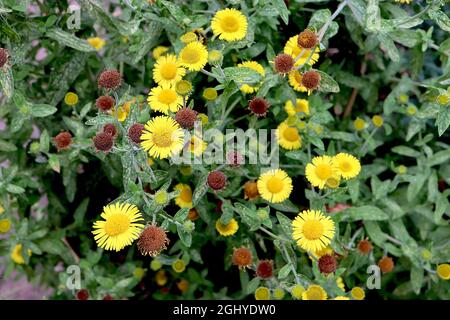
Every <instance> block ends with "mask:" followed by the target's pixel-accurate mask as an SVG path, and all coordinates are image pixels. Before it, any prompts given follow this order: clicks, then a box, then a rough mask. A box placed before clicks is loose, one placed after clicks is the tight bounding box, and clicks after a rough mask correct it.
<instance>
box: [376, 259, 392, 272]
mask: <svg viewBox="0 0 450 320" xmlns="http://www.w3.org/2000/svg"><path fill="white" fill-rule="evenodd" d="M378 266H379V267H380V270H381V272H383V273H388V272H391V271H392V269H394V260H392V258H391V257H388V256H384V257H383V258H381V259H380V261H378Z"/></svg>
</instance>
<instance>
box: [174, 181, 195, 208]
mask: <svg viewBox="0 0 450 320" xmlns="http://www.w3.org/2000/svg"><path fill="white" fill-rule="evenodd" d="M175 190H177V191H180V194H179V195H178V196H177V197H176V198H175V203H176V204H177V205H178V206H179V207H180V208H192V189H191V187H190V186H189V185H187V184H184V183H179V184H177V185H176V186H175Z"/></svg>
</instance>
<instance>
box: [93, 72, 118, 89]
mask: <svg viewBox="0 0 450 320" xmlns="http://www.w3.org/2000/svg"><path fill="white" fill-rule="evenodd" d="M121 84H122V75H121V74H120V72H119V71H117V70H105V71H103V72H102V73H101V74H100V76H99V77H98V88H99V89H106V90H116V89H117V88H119V87H120V85H121Z"/></svg>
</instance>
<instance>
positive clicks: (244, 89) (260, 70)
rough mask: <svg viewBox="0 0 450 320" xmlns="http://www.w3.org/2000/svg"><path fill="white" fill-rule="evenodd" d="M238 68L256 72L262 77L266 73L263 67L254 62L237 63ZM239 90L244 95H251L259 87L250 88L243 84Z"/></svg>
mask: <svg viewBox="0 0 450 320" xmlns="http://www.w3.org/2000/svg"><path fill="white" fill-rule="evenodd" d="M238 67H239V68H249V69H252V70H254V71H256V72H258V73H259V74H260V75H261V76H262V77H264V76H265V75H266V71H265V70H264V67H263V66H262V65H260V64H259V63H258V62H256V61H245V62H242V63H239V64H238ZM240 89H241V91H242V92H244V93H253V92H256V91H258V89H259V86H250V85H248V84H246V83H244V84H243V85H242V86H241V88H240Z"/></svg>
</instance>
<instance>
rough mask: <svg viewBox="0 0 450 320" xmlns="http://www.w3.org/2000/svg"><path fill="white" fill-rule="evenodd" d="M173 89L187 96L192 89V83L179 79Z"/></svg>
mask: <svg viewBox="0 0 450 320" xmlns="http://www.w3.org/2000/svg"><path fill="white" fill-rule="evenodd" d="M175 91H176V92H177V93H178V94H179V95H181V96H187V95H189V94H190V93H191V91H192V83H190V82H189V81H187V80H180V81H178V82H177V83H176V84H175Z"/></svg>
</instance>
